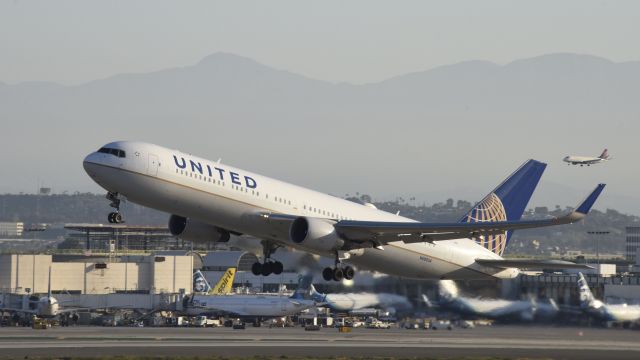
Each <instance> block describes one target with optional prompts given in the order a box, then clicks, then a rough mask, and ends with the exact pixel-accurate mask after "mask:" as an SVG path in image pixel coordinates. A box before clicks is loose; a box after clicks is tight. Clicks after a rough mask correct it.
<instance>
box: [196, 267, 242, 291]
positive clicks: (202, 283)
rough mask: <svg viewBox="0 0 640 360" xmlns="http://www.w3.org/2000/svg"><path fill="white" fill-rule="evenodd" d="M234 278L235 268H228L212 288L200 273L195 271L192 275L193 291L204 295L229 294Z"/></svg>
mask: <svg viewBox="0 0 640 360" xmlns="http://www.w3.org/2000/svg"><path fill="white" fill-rule="evenodd" d="M235 277H236V268H228V269H227V271H225V272H224V274H222V276H221V277H220V280H218V283H217V284H216V286H214V287H213V288H212V287H211V285H209V282H208V281H207V279H206V278H205V277H204V275H203V274H202V272H200V270H197V271H196V272H194V273H193V290H194V291H195V292H198V293H205V294H209V295H225V294H229V293H231V288H232V286H233V279H235Z"/></svg>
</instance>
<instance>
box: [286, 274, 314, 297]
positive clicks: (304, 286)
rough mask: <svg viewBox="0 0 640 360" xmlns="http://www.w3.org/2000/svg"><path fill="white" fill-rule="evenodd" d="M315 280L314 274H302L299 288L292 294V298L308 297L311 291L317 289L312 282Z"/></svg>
mask: <svg viewBox="0 0 640 360" xmlns="http://www.w3.org/2000/svg"><path fill="white" fill-rule="evenodd" d="M312 282H313V275H309V274H307V275H301V276H300V278H299V279H298V288H297V289H296V291H295V292H294V293H293V295H291V298H292V299H301V300H302V299H308V298H309V295H310V293H311V291H315V288H314V287H313V285H312V284H311V283H312Z"/></svg>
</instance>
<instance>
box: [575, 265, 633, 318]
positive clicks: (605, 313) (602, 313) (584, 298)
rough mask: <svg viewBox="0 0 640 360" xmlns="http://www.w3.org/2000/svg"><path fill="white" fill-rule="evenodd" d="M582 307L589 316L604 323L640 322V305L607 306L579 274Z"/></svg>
mask: <svg viewBox="0 0 640 360" xmlns="http://www.w3.org/2000/svg"><path fill="white" fill-rule="evenodd" d="M578 291H579V292H580V307H581V308H582V309H583V310H584V311H585V312H586V313H587V314H589V315H591V316H593V317H595V318H596V319H599V320H602V321H613V322H634V321H638V320H640V305H627V304H615V305H612V304H605V303H603V302H602V301H600V300H598V299H596V298H595V297H594V296H593V293H592V292H591V289H589V284H588V283H587V280H586V279H585V277H584V275H582V273H578Z"/></svg>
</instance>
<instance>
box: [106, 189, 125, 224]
mask: <svg viewBox="0 0 640 360" xmlns="http://www.w3.org/2000/svg"><path fill="white" fill-rule="evenodd" d="M106 198H107V200H109V201H111V203H110V204H109V206H111V207H112V208H114V209H116V211H113V212H110V213H109V215H108V216H107V220H108V221H109V223H110V224H121V223H123V222H124V218H123V217H122V214H121V213H120V202H121V201H122V200H121V199H120V195H119V194H118V193H117V192H111V191H109V192H108V193H107V196H106Z"/></svg>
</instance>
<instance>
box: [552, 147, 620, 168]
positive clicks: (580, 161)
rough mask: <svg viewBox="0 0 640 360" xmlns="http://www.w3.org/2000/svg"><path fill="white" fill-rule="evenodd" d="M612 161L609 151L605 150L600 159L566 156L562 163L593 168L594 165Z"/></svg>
mask: <svg viewBox="0 0 640 360" xmlns="http://www.w3.org/2000/svg"><path fill="white" fill-rule="evenodd" d="M611 159H612V157H611V156H609V150H607V149H604V151H603V152H602V154H600V156H598V157H591V156H574V155H569V156H565V157H564V159H562V161H564V162H566V163H567V165H580V166H584V165H587V166H591V165H592V164H598V163H601V162H604V161H608V160H611Z"/></svg>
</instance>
